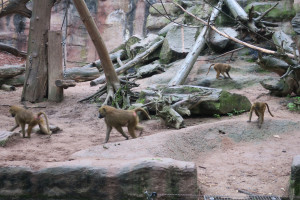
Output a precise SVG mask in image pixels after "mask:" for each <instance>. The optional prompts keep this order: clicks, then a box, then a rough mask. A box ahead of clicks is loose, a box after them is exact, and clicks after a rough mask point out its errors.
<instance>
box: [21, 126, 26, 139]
mask: <svg viewBox="0 0 300 200" xmlns="http://www.w3.org/2000/svg"><path fill="white" fill-rule="evenodd" d="M21 129H22V134H23V138H25V123H24V124H21Z"/></svg>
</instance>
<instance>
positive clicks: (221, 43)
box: [207, 27, 238, 53]
mask: <svg viewBox="0 0 300 200" xmlns="http://www.w3.org/2000/svg"><path fill="white" fill-rule="evenodd" d="M219 30H220V31H221V32H224V33H226V34H227V35H230V36H231V37H234V38H236V37H237V36H238V32H237V31H236V30H234V29H233V28H229V27H224V28H220V29H219ZM207 44H208V46H209V47H210V48H211V49H212V50H213V51H214V52H217V53H221V52H224V51H225V50H226V51H228V50H230V49H232V48H233V46H234V45H235V43H234V42H233V41H232V40H230V39H228V38H226V37H224V36H222V35H220V34H218V33H217V32H215V31H211V32H210V34H209V41H208V42H207Z"/></svg>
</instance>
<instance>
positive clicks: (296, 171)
mask: <svg viewBox="0 0 300 200" xmlns="http://www.w3.org/2000/svg"><path fill="white" fill-rule="evenodd" d="M290 199H300V155H297V156H295V157H294V159H293V163H292V167H291V180H290Z"/></svg>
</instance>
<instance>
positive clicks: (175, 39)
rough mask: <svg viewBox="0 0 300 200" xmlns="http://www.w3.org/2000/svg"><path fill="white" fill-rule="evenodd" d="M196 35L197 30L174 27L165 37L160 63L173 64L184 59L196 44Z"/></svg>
mask: <svg viewBox="0 0 300 200" xmlns="http://www.w3.org/2000/svg"><path fill="white" fill-rule="evenodd" d="M196 33H197V29H196V28H190V27H180V26H174V27H173V28H172V29H171V30H169V32H168V34H167V36H166V37H165V40H164V43H163V47H162V50H161V52H160V61H161V62H162V63H171V62H173V61H175V60H179V59H181V58H184V57H185V56H186V55H187V54H188V53H189V51H190V50H191V48H192V47H193V45H194V44H195V40H196Z"/></svg>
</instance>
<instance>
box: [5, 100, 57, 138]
mask: <svg viewBox="0 0 300 200" xmlns="http://www.w3.org/2000/svg"><path fill="white" fill-rule="evenodd" d="M9 112H10V114H11V116H12V117H14V118H15V121H16V125H15V126H14V127H13V128H12V129H10V131H14V130H15V129H16V128H18V127H19V126H20V125H21V129H22V134H23V138H25V125H26V124H28V129H27V136H28V138H30V134H31V131H32V128H33V127H34V126H36V125H39V127H40V129H41V131H42V132H43V133H46V134H48V135H51V134H52V132H51V131H50V128H49V123H48V118H47V115H46V114H45V113H44V112H39V113H38V114H37V115H36V116H35V115H34V114H33V113H32V112H31V111H29V110H26V109H24V108H21V107H19V106H16V105H13V106H11V107H10V108H9ZM41 115H44V117H45V120H46V125H47V129H46V128H45V127H44V120H43V119H42V118H41V117H40V116H41Z"/></svg>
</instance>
